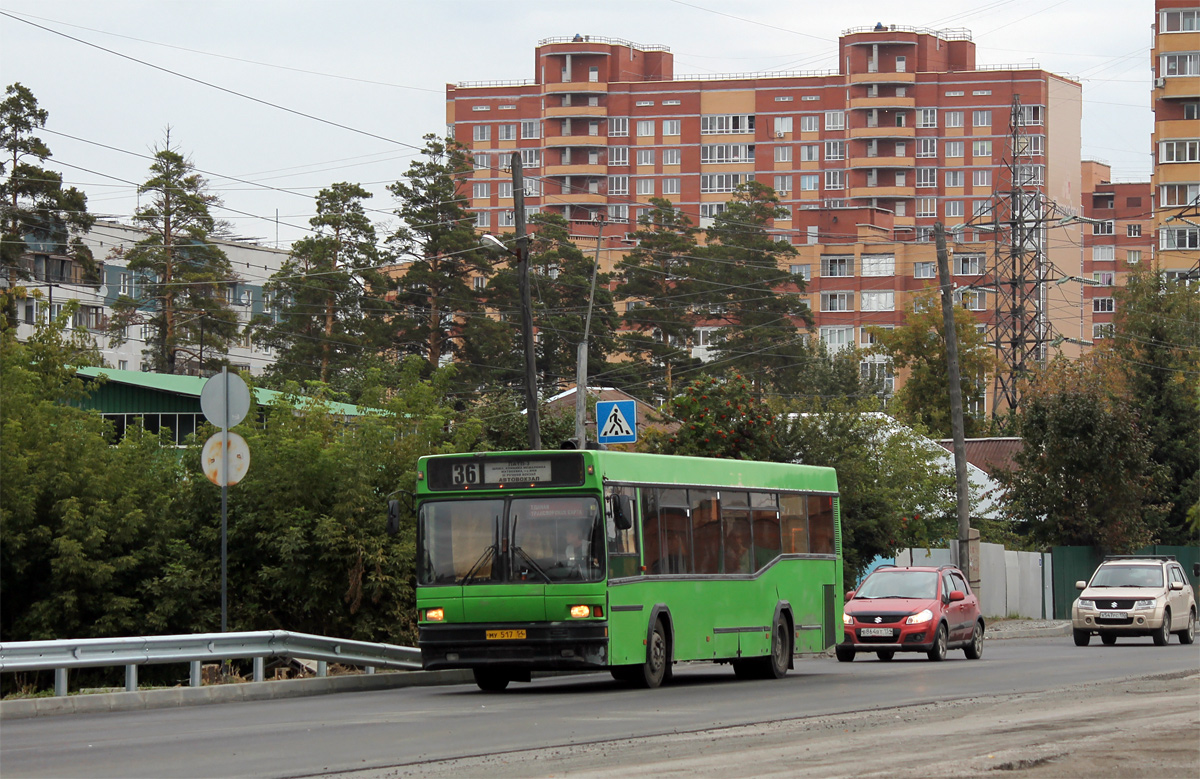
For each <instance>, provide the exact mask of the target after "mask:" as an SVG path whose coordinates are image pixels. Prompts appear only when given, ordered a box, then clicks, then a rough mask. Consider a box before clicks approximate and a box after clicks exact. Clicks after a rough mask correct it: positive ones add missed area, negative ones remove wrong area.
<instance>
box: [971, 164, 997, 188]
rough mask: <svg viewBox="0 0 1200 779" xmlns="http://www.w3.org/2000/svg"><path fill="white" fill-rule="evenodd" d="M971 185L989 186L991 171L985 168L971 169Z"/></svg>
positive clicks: (990, 183)
mask: <svg viewBox="0 0 1200 779" xmlns="http://www.w3.org/2000/svg"><path fill="white" fill-rule="evenodd" d="M971 185H972V186H975V187H990V186H991V185H992V172H991V171H990V170H987V169H985V168H980V169H979V170H974V171H971Z"/></svg>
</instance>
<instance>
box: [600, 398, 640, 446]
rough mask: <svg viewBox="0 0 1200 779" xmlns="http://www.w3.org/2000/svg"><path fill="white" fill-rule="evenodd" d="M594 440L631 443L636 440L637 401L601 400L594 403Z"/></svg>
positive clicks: (603, 442) (607, 442) (609, 442)
mask: <svg viewBox="0 0 1200 779" xmlns="http://www.w3.org/2000/svg"><path fill="white" fill-rule="evenodd" d="M596 440H597V441H599V442H600V443H602V444H632V443H633V442H634V441H636V440H637V401H633V400H602V401H600V402H598V403H597V404H596Z"/></svg>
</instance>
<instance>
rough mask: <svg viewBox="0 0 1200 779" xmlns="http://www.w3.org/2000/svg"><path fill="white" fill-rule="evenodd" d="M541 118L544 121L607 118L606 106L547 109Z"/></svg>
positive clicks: (568, 106)
mask: <svg viewBox="0 0 1200 779" xmlns="http://www.w3.org/2000/svg"><path fill="white" fill-rule="evenodd" d="M543 116H544V117H545V118H546V119H575V118H577V117H598V118H604V117H606V116H608V108H607V106H602V105H564V106H555V107H554V108H547V109H546V111H545V113H544V114H543Z"/></svg>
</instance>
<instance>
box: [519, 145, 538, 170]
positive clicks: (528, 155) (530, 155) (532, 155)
mask: <svg viewBox="0 0 1200 779" xmlns="http://www.w3.org/2000/svg"><path fill="white" fill-rule="evenodd" d="M521 167H522V168H540V167H542V150H541V149H521Z"/></svg>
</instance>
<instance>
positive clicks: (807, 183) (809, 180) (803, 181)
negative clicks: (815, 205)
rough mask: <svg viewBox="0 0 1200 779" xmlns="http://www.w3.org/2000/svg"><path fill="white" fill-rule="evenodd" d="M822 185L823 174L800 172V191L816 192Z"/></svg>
mask: <svg viewBox="0 0 1200 779" xmlns="http://www.w3.org/2000/svg"><path fill="white" fill-rule="evenodd" d="M820 185H821V176H820V174H819V173H801V174H800V191H801V192H815V191H816V190H817V188H818V187H820Z"/></svg>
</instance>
